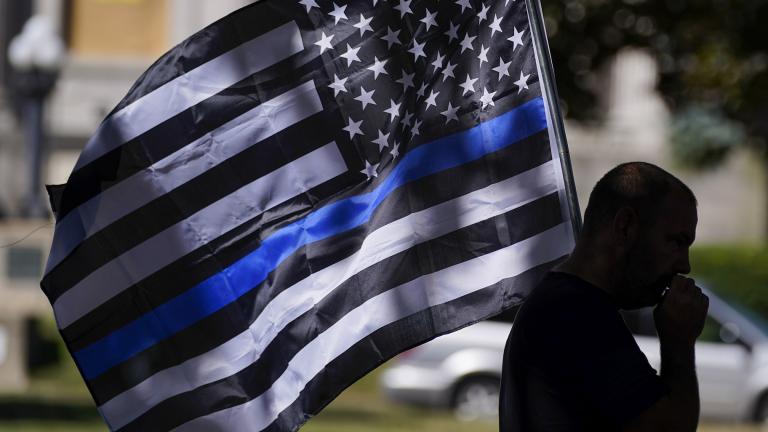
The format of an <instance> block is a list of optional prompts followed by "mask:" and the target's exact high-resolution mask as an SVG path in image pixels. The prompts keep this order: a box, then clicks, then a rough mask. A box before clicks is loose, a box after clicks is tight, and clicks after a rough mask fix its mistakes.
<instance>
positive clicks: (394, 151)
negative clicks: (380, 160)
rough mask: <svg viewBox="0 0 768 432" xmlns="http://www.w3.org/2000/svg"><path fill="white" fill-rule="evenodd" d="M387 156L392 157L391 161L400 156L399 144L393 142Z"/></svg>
mask: <svg viewBox="0 0 768 432" xmlns="http://www.w3.org/2000/svg"><path fill="white" fill-rule="evenodd" d="M389 154H391V155H392V159H395V158H396V157H398V156H400V143H399V142H397V141H395V144H394V145H392V151H391V152H389Z"/></svg>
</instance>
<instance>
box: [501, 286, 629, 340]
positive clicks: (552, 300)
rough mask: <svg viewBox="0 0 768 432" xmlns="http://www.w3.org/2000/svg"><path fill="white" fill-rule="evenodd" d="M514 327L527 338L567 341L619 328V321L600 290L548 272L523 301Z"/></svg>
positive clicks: (620, 320)
mask: <svg viewBox="0 0 768 432" xmlns="http://www.w3.org/2000/svg"><path fill="white" fill-rule="evenodd" d="M515 326H517V327H520V328H521V331H523V332H525V333H528V334H531V335H533V334H535V335H538V336H540V335H542V334H549V333H556V335H555V336H556V337H557V338H562V337H565V338H568V337H570V336H569V335H572V334H583V333H584V332H591V331H595V330H598V329H599V330H601V331H604V330H606V329H608V328H616V327H620V326H623V320H622V318H621V315H620V314H619V311H618V308H617V307H616V306H615V305H614V304H613V303H612V301H611V300H610V297H608V295H607V294H606V293H604V292H603V291H602V290H600V288H598V287H596V286H594V285H591V284H589V283H588V282H586V281H583V280H582V279H579V278H578V277H576V276H573V275H570V274H567V273H559V272H550V273H548V274H547V275H546V276H545V277H544V278H543V279H542V280H541V282H539V284H538V285H537V286H536V287H535V288H534V289H533V291H532V292H531V294H530V295H529V297H528V299H526V301H525V303H524V305H523V307H522V308H521V309H520V312H519V313H518V316H517V318H516V319H515ZM523 329H524V330H523Z"/></svg>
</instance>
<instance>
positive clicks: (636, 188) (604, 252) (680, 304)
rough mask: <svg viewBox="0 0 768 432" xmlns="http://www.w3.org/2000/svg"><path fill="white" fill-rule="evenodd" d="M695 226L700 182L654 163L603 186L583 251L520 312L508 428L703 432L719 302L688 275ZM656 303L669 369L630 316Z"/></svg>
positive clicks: (509, 353) (508, 387)
mask: <svg viewBox="0 0 768 432" xmlns="http://www.w3.org/2000/svg"><path fill="white" fill-rule="evenodd" d="M696 223H697V214H696V198H695V197H694V195H693V193H692V192H691V190H690V189H689V188H688V187H687V186H686V185H685V184H683V183H682V182H681V181H680V180H678V179H677V178H675V177H674V176H672V175H671V174H669V173H668V172H666V171H664V170H662V169H661V168H659V167H657V166H655V165H651V164H648V163H641V162H633V163H627V164H622V165H619V166H618V167H616V168H614V169H612V170H611V171H610V172H608V173H607V174H606V175H605V176H604V177H603V178H602V179H601V180H600V181H599V182H598V183H597V185H596V186H595V188H594V190H593V191H592V194H591V195H590V198H589V203H588V205H587V210H586V213H585V215H584V227H583V229H582V232H581V233H580V236H579V239H578V241H577V244H576V247H575V249H574V251H573V253H572V254H571V256H570V257H569V258H568V259H567V260H566V261H565V262H564V263H562V264H561V265H560V266H558V267H557V268H556V269H555V270H553V271H552V272H550V273H549V274H547V276H546V277H545V278H544V279H543V280H542V281H541V282H540V283H539V285H538V286H537V287H536V288H535V289H534V290H533V291H532V293H531V295H530V296H529V297H528V299H527V300H526V302H525V304H524V305H523V306H522V307H521V308H520V311H519V313H518V315H517V318H516V320H515V324H514V326H513V329H512V331H511V333H510V336H509V339H508V341H507V346H506V349H505V352H504V370H503V375H502V389H501V398H500V407H499V408H500V414H499V422H500V429H501V432H522V431H525V432H535V431H590V432H593V431H655V432H662V431H675V432H686V431H694V430H696V426H697V423H698V417H699V396H698V383H697V380H696V372H695V368H694V342H695V340H696V337H698V335H699V334H700V333H701V330H702V328H703V326H704V320H705V318H706V313H707V308H708V306H709V299H708V298H707V297H706V296H705V295H704V294H702V293H701V290H700V289H699V288H697V287H696V286H695V284H694V282H693V280H691V279H689V278H686V277H683V276H681V275H682V274H687V273H688V272H690V264H689V261H688V249H689V247H690V245H691V243H693V240H694V238H695V234H696ZM653 305H656V308H655V310H654V318H655V323H656V329H657V332H658V334H659V340H660V343H661V373H660V375H657V374H656V371H655V370H654V369H653V368H652V367H651V366H650V365H649V363H648V360H647V359H646V357H645V356H644V355H643V353H642V352H641V351H640V349H639V348H638V346H637V343H636V342H635V340H634V338H633V337H632V334H631V333H630V331H629V330H628V329H627V327H626V325H625V324H624V322H623V320H622V318H621V315H620V314H619V309H636V308H641V307H646V306H653Z"/></svg>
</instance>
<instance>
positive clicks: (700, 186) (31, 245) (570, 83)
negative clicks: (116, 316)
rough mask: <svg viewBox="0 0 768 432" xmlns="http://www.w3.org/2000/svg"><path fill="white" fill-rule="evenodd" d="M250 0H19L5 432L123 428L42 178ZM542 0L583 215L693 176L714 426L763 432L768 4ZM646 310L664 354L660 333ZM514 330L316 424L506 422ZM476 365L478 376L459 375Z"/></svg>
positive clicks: (0, 277)
mask: <svg viewBox="0 0 768 432" xmlns="http://www.w3.org/2000/svg"><path fill="white" fill-rule="evenodd" d="M247 3H250V1H246V0H217V1H215V2H212V1H205V0H23V1H19V0H0V246H2V248H0V431H3V430H21V431H37V430H47V431H51V430H53V431H59V430H60V431H81V430H105V427H104V426H103V425H102V423H101V422H100V420H99V417H98V414H97V413H96V411H95V408H94V407H93V403H92V402H91V400H90V397H89V396H88V392H87V389H86V388H85V387H84V385H83V384H82V381H81V380H80V378H79V376H78V374H77V371H76V370H75V368H74V365H73V364H72V362H71V360H70V357H69V355H68V354H67V352H66V348H65V347H64V346H63V345H62V343H61V341H60V338H59V337H58V334H57V332H56V330H55V325H54V324H53V320H52V313H51V309H50V306H49V304H48V302H47V301H46V299H45V297H44V296H43V294H42V292H41V291H40V288H39V285H38V281H39V279H40V277H41V272H42V269H43V266H44V264H45V260H46V258H47V256H46V254H47V251H48V247H49V246H50V241H51V236H52V233H53V224H52V219H51V216H50V213H49V211H48V208H49V207H48V204H47V194H46V193H45V190H44V188H43V185H44V184H59V183H64V182H65V181H66V179H67V177H68V175H69V173H70V171H71V169H72V167H73V166H74V163H75V161H76V158H77V156H78V154H79V152H80V150H81V149H82V148H83V146H84V144H85V142H86V141H87V139H88V138H89V136H90V135H91V134H92V133H93V131H94V130H95V129H96V127H97V126H98V124H99V123H100V122H101V120H102V119H103V118H104V117H105V116H106V115H107V114H108V113H109V112H110V111H111V110H112V108H113V107H114V106H115V105H116V104H117V102H118V101H119V100H120V99H121V98H122V97H123V96H124V95H125V93H126V92H127V91H128V89H129V87H130V86H131V84H132V83H133V82H134V80H135V79H136V78H137V77H138V76H139V75H140V74H141V73H142V72H143V71H144V70H145V69H146V68H147V67H148V66H149V65H150V64H151V63H152V62H153V61H154V60H155V59H156V58H158V57H159V56H160V55H161V54H162V53H163V52H165V51H166V50H168V49H169V48H171V47H172V46H174V45H175V44H177V43H178V42H180V41H182V40H183V39H184V38H186V37H187V36H189V35H191V34H192V33H194V32H195V31H197V30H199V29H200V28H202V27H204V26H205V25H207V24H209V23H211V22H213V21H215V20H216V19H218V18H220V17H222V16H224V15H225V14H227V13H229V12H231V11H233V10H235V9H237V8H239V7H241V6H243V5H245V4H247ZM543 8H544V12H545V16H546V26H547V30H548V33H549V38H550V47H551V50H552V56H553V62H554V66H555V73H556V76H557V80H558V82H557V84H558V89H559V93H560V97H561V106H562V109H563V111H564V113H565V115H566V118H567V120H566V129H567V136H568V141H569V147H570V151H571V160H572V163H573V172H574V177H575V181H576V186H577V189H578V195H579V201H580V203H581V205H582V207H583V206H585V205H586V202H587V198H588V194H589V191H590V190H591V187H592V186H593V185H594V183H595V182H596V181H597V179H598V178H599V177H600V176H601V175H602V174H603V173H605V172H606V171H607V170H608V169H610V168H611V167H613V166H615V165H616V164H618V163H620V162H625V161H630V160H645V161H649V162H653V163H656V164H659V165H661V166H663V167H665V168H667V169H668V170H670V171H672V172H674V173H675V174H676V175H678V176H679V177H681V178H682V179H683V180H684V181H685V182H686V183H687V184H689V185H690V186H691V188H692V189H693V190H694V192H695V193H696V195H697V196H698V199H699V229H698V238H697V241H696V245H695V248H694V250H693V251H692V265H693V269H694V274H695V276H696V277H697V279H698V280H699V281H701V283H702V284H705V285H706V286H707V287H708V288H709V289H710V290H711V291H712V292H713V294H714V293H716V294H717V295H718V296H719V297H721V298H722V299H723V306H722V307H721V308H720V309H721V310H722V311H723V312H719V313H718V315H717V316H712V317H711V318H710V322H709V323H708V333H707V334H708V336H707V337H708V339H706V340H703V341H702V347H701V352H700V353H699V357H700V358H702V359H709V360H708V361H709V362H710V363H708V364H706V365H705V364H701V365H699V369H700V374H702V373H705V374H706V377H707V378H706V379H708V380H709V379H711V380H712V384H711V385H710V384H706V385H707V386H709V387H707V388H711V389H713V390H711V391H712V394H713V395H718V397H715V399H713V401H712V404H711V406H712V407H713V408H711V409H708V410H705V414H706V415H707V418H708V420H707V421H706V423H705V425H704V426H703V428H702V429H701V430H705V431H721V430H723V431H725V430H737V431H738V430H743V431H757V430H760V428H761V426H760V422H758V423H755V420H758V421H762V420H764V419H765V418H766V417H768V397H766V395H768V391H767V390H768V348H766V346H768V344H767V343H766V340H768V336H766V335H767V334H768V333H766V328H768V327H764V326H763V324H762V319H763V318H765V317H768V290H767V288H768V249H766V247H765V244H766V241H765V240H766V237H767V236H768V26H765V24H764V23H765V22H768V1H766V0H730V1H725V0H696V1H692V0H659V1H649V0H623V1H608V0H568V1H562V0H558V1H545V2H544V4H543ZM30 19H31V20H30ZM582 210H583V209H582ZM761 317H762V318H761ZM633 319H634V320H635V321H634V322H635V324H636V325H637V326H636V330H637V333H638V338H639V339H638V340H639V341H640V342H641V345H642V344H645V345H643V347H644V349H645V348H647V349H649V350H651V352H652V350H653V349H654V348H653V335H652V334H644V333H643V328H646V327H647V325H645V324H643V323H642V317H639V318H638V317H634V318H632V317H629V318H628V320H633ZM505 321H506V322H505ZM508 321H509V320H508V319H500V320H497V322H494V323H487V324H486V323H482V324H484V325H489V326H491V327H488V328H486V329H484V330H483V331H482V332H481V334H485V335H488V334H498V335H501V336H498V337H495V338H493V339H491V340H485V341H483V340H481V339H483V338H482V337H480V338H478V337H466V336H467V335H463V336H464V337H463V336H462V335H450V336H449V337H447V338H445V340H444V341H442V342H441V340H440V339H438V340H437V341H436V342H433V343H431V344H429V345H428V346H425V347H422V348H416V349H415V350H413V351H412V352H409V353H406V354H405V355H402V356H400V357H398V358H397V359H394V360H393V361H391V362H389V363H388V364H387V365H385V366H383V367H382V368H380V369H379V370H377V371H375V372H374V373H372V374H371V375H369V376H367V377H365V378H364V379H363V380H361V381H360V382H359V383H358V384H355V385H354V386H353V387H351V388H350V389H348V390H347V391H346V392H345V393H344V394H343V395H342V396H341V397H340V398H339V399H338V400H337V401H335V402H334V403H332V404H331V405H330V406H329V407H328V408H327V409H326V410H325V411H324V412H323V413H322V414H321V415H320V416H318V418H317V419H315V420H312V421H310V422H309V423H308V425H307V426H306V427H305V428H304V429H305V430H310V431H313V430H314V431H322V430H328V431H331V430H333V431H345V430H360V429H364V430H374V431H379V430H381V431H385V430H426V431H432V430H434V431H438V430H440V431H463V430H472V431H483V430H488V431H491V430H496V423H495V417H494V416H495V412H493V401H494V397H496V396H495V393H494V392H495V391H498V390H497V388H495V387H494V386H495V385H496V384H495V383H496V382H497V381H498V371H499V370H500V355H501V351H500V350H501V349H503V344H504V339H505V335H506V332H507V331H508V329H509V327H508V325H509V324H508ZM494 326H495V327H494ZM470 331H473V330H470ZM651 333H652V332H651ZM470 336H471V335H470ZM644 337H645V338H646V339H642V338H644ZM449 338H451V339H449ZM441 339H443V338H441ZM486 339H487V338H486ZM470 348H471V349H470ZM466 349H469V352H470V354H467V353H466V352H467V350H466ZM473 355H474V357H473ZM650 355H652V354H649V356H650ZM457 356H458V357H457ZM457 358H459V359H463V360H462V361H460V362H459V363H460V364H462V365H463V366H465V367H463V368H459V369H457V368H455V367H453V368H452V366H451V364H454V363H457V362H458V360H456V359H457ZM489 359H490V360H489ZM495 359H498V361H496V360H495ZM702 361H703V360H702ZM451 362H453V363H451ZM466 365H475V367H474V369H472V368H469V367H466ZM387 371H389V372H387ZM430 371H431V372H435V371H438V372H441V373H442V372H444V373H443V375H440V376H427V374H429V373H430ZM704 371H709V372H704ZM438 375H439V374H438ZM710 377H711V378H710ZM700 378H701V379H704V378H705V377H703V376H702V377H700ZM430 380H431V381H430ZM403 382H411V383H413V382H415V383H417V385H411V386H410V387H409V386H407V385H405V384H403ZM470 384H472V385H470ZM702 385H703V386H704V385H705V384H702ZM713 397H714V396H713ZM489 401H490V402H489Z"/></svg>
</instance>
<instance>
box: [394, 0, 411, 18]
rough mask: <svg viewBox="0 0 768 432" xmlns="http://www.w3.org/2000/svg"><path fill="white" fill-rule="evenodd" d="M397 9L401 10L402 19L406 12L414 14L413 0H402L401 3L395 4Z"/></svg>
mask: <svg viewBox="0 0 768 432" xmlns="http://www.w3.org/2000/svg"><path fill="white" fill-rule="evenodd" d="M395 9H397V10H399V11H400V18H401V19H402V18H403V17H404V16H405V15H406V14H412V13H413V12H412V11H411V0H400V4H398V5H397V6H395Z"/></svg>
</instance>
